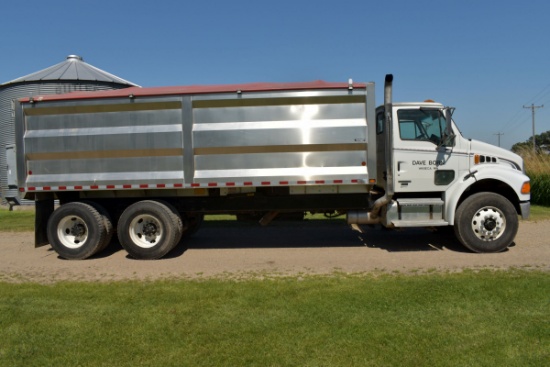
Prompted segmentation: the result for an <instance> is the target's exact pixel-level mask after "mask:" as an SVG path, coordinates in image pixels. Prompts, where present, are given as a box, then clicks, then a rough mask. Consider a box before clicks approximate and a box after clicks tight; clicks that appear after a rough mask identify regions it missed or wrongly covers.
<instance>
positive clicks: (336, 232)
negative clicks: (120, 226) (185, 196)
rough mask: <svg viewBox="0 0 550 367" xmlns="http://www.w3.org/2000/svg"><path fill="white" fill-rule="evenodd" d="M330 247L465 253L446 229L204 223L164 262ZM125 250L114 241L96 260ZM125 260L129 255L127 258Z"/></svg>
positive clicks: (331, 223)
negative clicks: (195, 253)
mask: <svg viewBox="0 0 550 367" xmlns="http://www.w3.org/2000/svg"><path fill="white" fill-rule="evenodd" d="M329 247H332V248H335V247H342V248H344V247H368V248H372V249H379V250H383V251H387V252H418V251H443V250H447V251H453V252H463V253H469V252H471V251H470V250H468V249H466V248H465V247H463V246H462V245H461V244H460V243H459V242H458V241H457V240H456V239H455V237H454V235H453V234H452V231H451V230H449V228H446V229H439V230H438V229H427V228H406V229H396V230H389V229H385V228H383V227H381V226H373V227H370V226H350V225H348V224H346V222H345V221H343V220H332V221H327V220H309V221H304V222H276V223H272V224H271V225H269V226H267V227H261V226H259V225H257V224H256V223H246V222H245V223H240V222H234V221H231V222H227V221H225V222H224V221H210V222H205V224H204V225H203V227H202V228H201V229H200V230H199V231H198V232H197V233H195V234H194V235H193V236H191V237H188V238H184V239H182V240H181V241H180V243H179V244H178V246H176V248H174V250H172V251H171V252H170V253H168V254H167V255H166V256H165V257H164V258H163V259H173V258H178V257H180V256H182V255H184V254H185V252H186V251H187V250H190V249H192V250H214V249H243V248H250V249H255V248H258V249H259V248H329ZM119 251H124V250H123V248H122V246H121V245H120V244H119V243H118V240H117V239H116V237H115V238H114V239H113V241H112V243H111V244H110V245H109V246H108V247H107V248H106V249H105V250H104V251H102V252H101V253H98V254H96V255H94V256H93V257H92V259H100V258H106V257H109V256H112V255H113V254H115V253H117V252H119ZM127 257H128V258H129V259H131V257H130V256H129V255H127Z"/></svg>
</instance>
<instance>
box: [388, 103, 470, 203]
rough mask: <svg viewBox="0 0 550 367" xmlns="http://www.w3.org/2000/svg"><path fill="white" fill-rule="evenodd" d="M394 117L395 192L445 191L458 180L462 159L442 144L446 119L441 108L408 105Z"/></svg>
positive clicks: (398, 110) (450, 148)
mask: <svg viewBox="0 0 550 367" xmlns="http://www.w3.org/2000/svg"><path fill="white" fill-rule="evenodd" d="M394 113H395V115H394V117H393V121H394V136H393V148H394V152H393V158H394V167H393V168H394V176H393V177H394V190H395V192H438V191H445V190H446V189H447V187H448V186H449V185H450V184H451V183H452V182H453V181H454V180H456V176H457V171H458V164H459V160H458V159H456V158H454V157H453V154H452V150H453V147H450V146H447V147H445V146H441V144H440V143H441V139H442V137H443V134H444V131H445V126H446V121H445V117H444V115H443V114H442V113H441V111H440V110H439V109H437V108H429V109H428V108H419V107H410V108H409V107H404V108H400V109H397V110H396V111H395V112H394Z"/></svg>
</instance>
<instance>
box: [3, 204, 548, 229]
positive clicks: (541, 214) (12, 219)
mask: <svg viewBox="0 0 550 367" xmlns="http://www.w3.org/2000/svg"><path fill="white" fill-rule="evenodd" d="M205 219H206V221H210V222H215V223H216V225H222V224H223V225H232V224H231V223H229V222H231V221H234V219H235V216H233V215H209V216H206V218H205ZM306 219H307V220H311V221H314V220H315V221H317V220H326V218H325V217H324V216H323V215H322V214H315V215H307V216H306ZM548 219H550V207H545V206H540V205H531V217H530V219H529V220H532V221H537V220H548ZM331 221H332V223H334V224H339V223H342V224H343V223H344V222H345V217H344V216H340V217H338V218H333V219H331ZM248 224H249V225H254V223H252V222H250V223H248ZM25 231H34V210H32V208H27V209H25V210H16V211H11V212H10V211H8V209H7V208H5V207H0V232H25Z"/></svg>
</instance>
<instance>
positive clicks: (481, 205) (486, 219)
mask: <svg viewBox="0 0 550 367" xmlns="http://www.w3.org/2000/svg"><path fill="white" fill-rule="evenodd" d="M518 227H519V221H518V214H517V212H516V209H515V208H514V206H513V205H512V203H511V202H510V201H509V200H508V199H506V198H505V197H503V196H501V195H498V194H494V193H490V192H480V193H477V194H474V195H472V196H470V197H468V198H467V199H466V200H464V202H462V204H460V206H459V207H458V209H457V211H456V216H455V225H454V229H455V234H456V237H457V239H458V240H459V241H460V242H461V243H462V244H463V245H464V246H465V247H467V248H469V249H470V250H472V251H474V252H501V251H504V250H505V249H506V248H508V246H510V245H511V244H512V242H513V240H514V238H515V237H516V234H517V231H518Z"/></svg>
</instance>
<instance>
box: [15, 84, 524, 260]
mask: <svg viewBox="0 0 550 367" xmlns="http://www.w3.org/2000/svg"><path fill="white" fill-rule="evenodd" d="M392 79H393V77H392V76H391V75H388V76H386V83H385V89H384V105H382V106H380V107H378V108H377V107H376V105H375V98H374V89H375V88H374V83H353V82H352V81H350V82H348V83H326V82H320V81H319V82H317V81H316V82H308V83H287V84H279V83H277V84H271V83H259V84H244V85H224V86H191V87H163V88H137V87H136V88H128V89H122V90H113V91H103V92H75V93H70V94H65V95H52V96H34V97H31V98H26V99H22V100H20V101H19V102H18V103H17V104H16V107H15V115H16V124H15V126H16V154H15V155H13V157H14V158H13V159H16V161H17V162H11V163H12V164H11V166H12V167H13V166H14V165H15V166H16V167H17V170H13V169H12V170H10V175H11V177H10V179H12V181H15V182H17V186H18V192H19V198H17V199H19V200H20V199H32V200H35V205H36V228H35V234H36V241H35V242H36V246H40V245H45V244H48V243H49V244H50V245H51V246H52V247H53V248H54V249H55V251H57V253H58V254H59V255H60V256H61V257H63V258H67V259H85V258H87V257H89V256H91V255H93V254H95V253H97V252H98V251H101V250H102V249H103V248H104V247H105V246H107V244H108V243H109V241H110V240H111V237H112V236H113V234H114V233H115V232H117V236H118V239H119V241H120V244H121V245H122V246H123V247H124V249H126V250H127V251H128V253H129V254H130V255H131V256H133V257H135V258H139V259H157V258H160V257H162V256H164V255H165V254H167V253H168V252H169V251H170V250H172V249H173V248H174V247H175V246H176V244H177V243H178V242H179V241H180V238H181V237H182V236H186V235H189V234H190V233H192V232H193V231H195V230H196V229H197V227H198V226H199V225H200V223H201V221H202V218H203V216H204V215H205V214H209V213H232V214H246V213H262V215H263V218H262V222H263V223H264V224H265V223H267V222H269V221H270V220H271V219H273V218H274V217H276V216H277V215H278V214H280V213H286V212H302V213H303V212H306V211H309V212H324V213H340V214H346V215H347V221H348V223H350V224H353V223H356V224H377V223H380V224H382V225H383V226H385V227H389V228H394V227H437V226H453V227H454V232H455V234H456V236H457V238H458V240H459V241H460V242H461V243H462V244H464V245H465V246H466V247H468V248H469V249H471V250H473V251H476V252H497V251H502V250H504V249H506V248H507V247H508V246H509V245H510V244H511V243H512V242H513V240H514V237H515V235H516V232H517V229H518V215H521V216H523V217H524V218H526V217H528V215H529V205H530V204H529V200H530V184H529V178H528V177H527V176H525V174H524V168H523V161H522V159H521V158H520V157H519V156H517V155H516V154H513V153H511V152H509V151H506V150H504V149H500V148H497V147H494V146H491V145H489V144H484V143H481V142H478V141H475V140H470V139H465V138H464V137H462V135H461V134H460V132H459V130H458V129H457V127H456V126H455V124H454V122H453V120H452V117H451V114H452V111H453V109H452V108H449V107H444V106H443V105H441V104H438V103H434V102H422V103H392V100H391V88H392ZM8 163H10V162H8ZM15 163H16V164H15ZM54 200H59V203H60V206H59V207H58V208H57V209H55V210H54Z"/></svg>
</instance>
